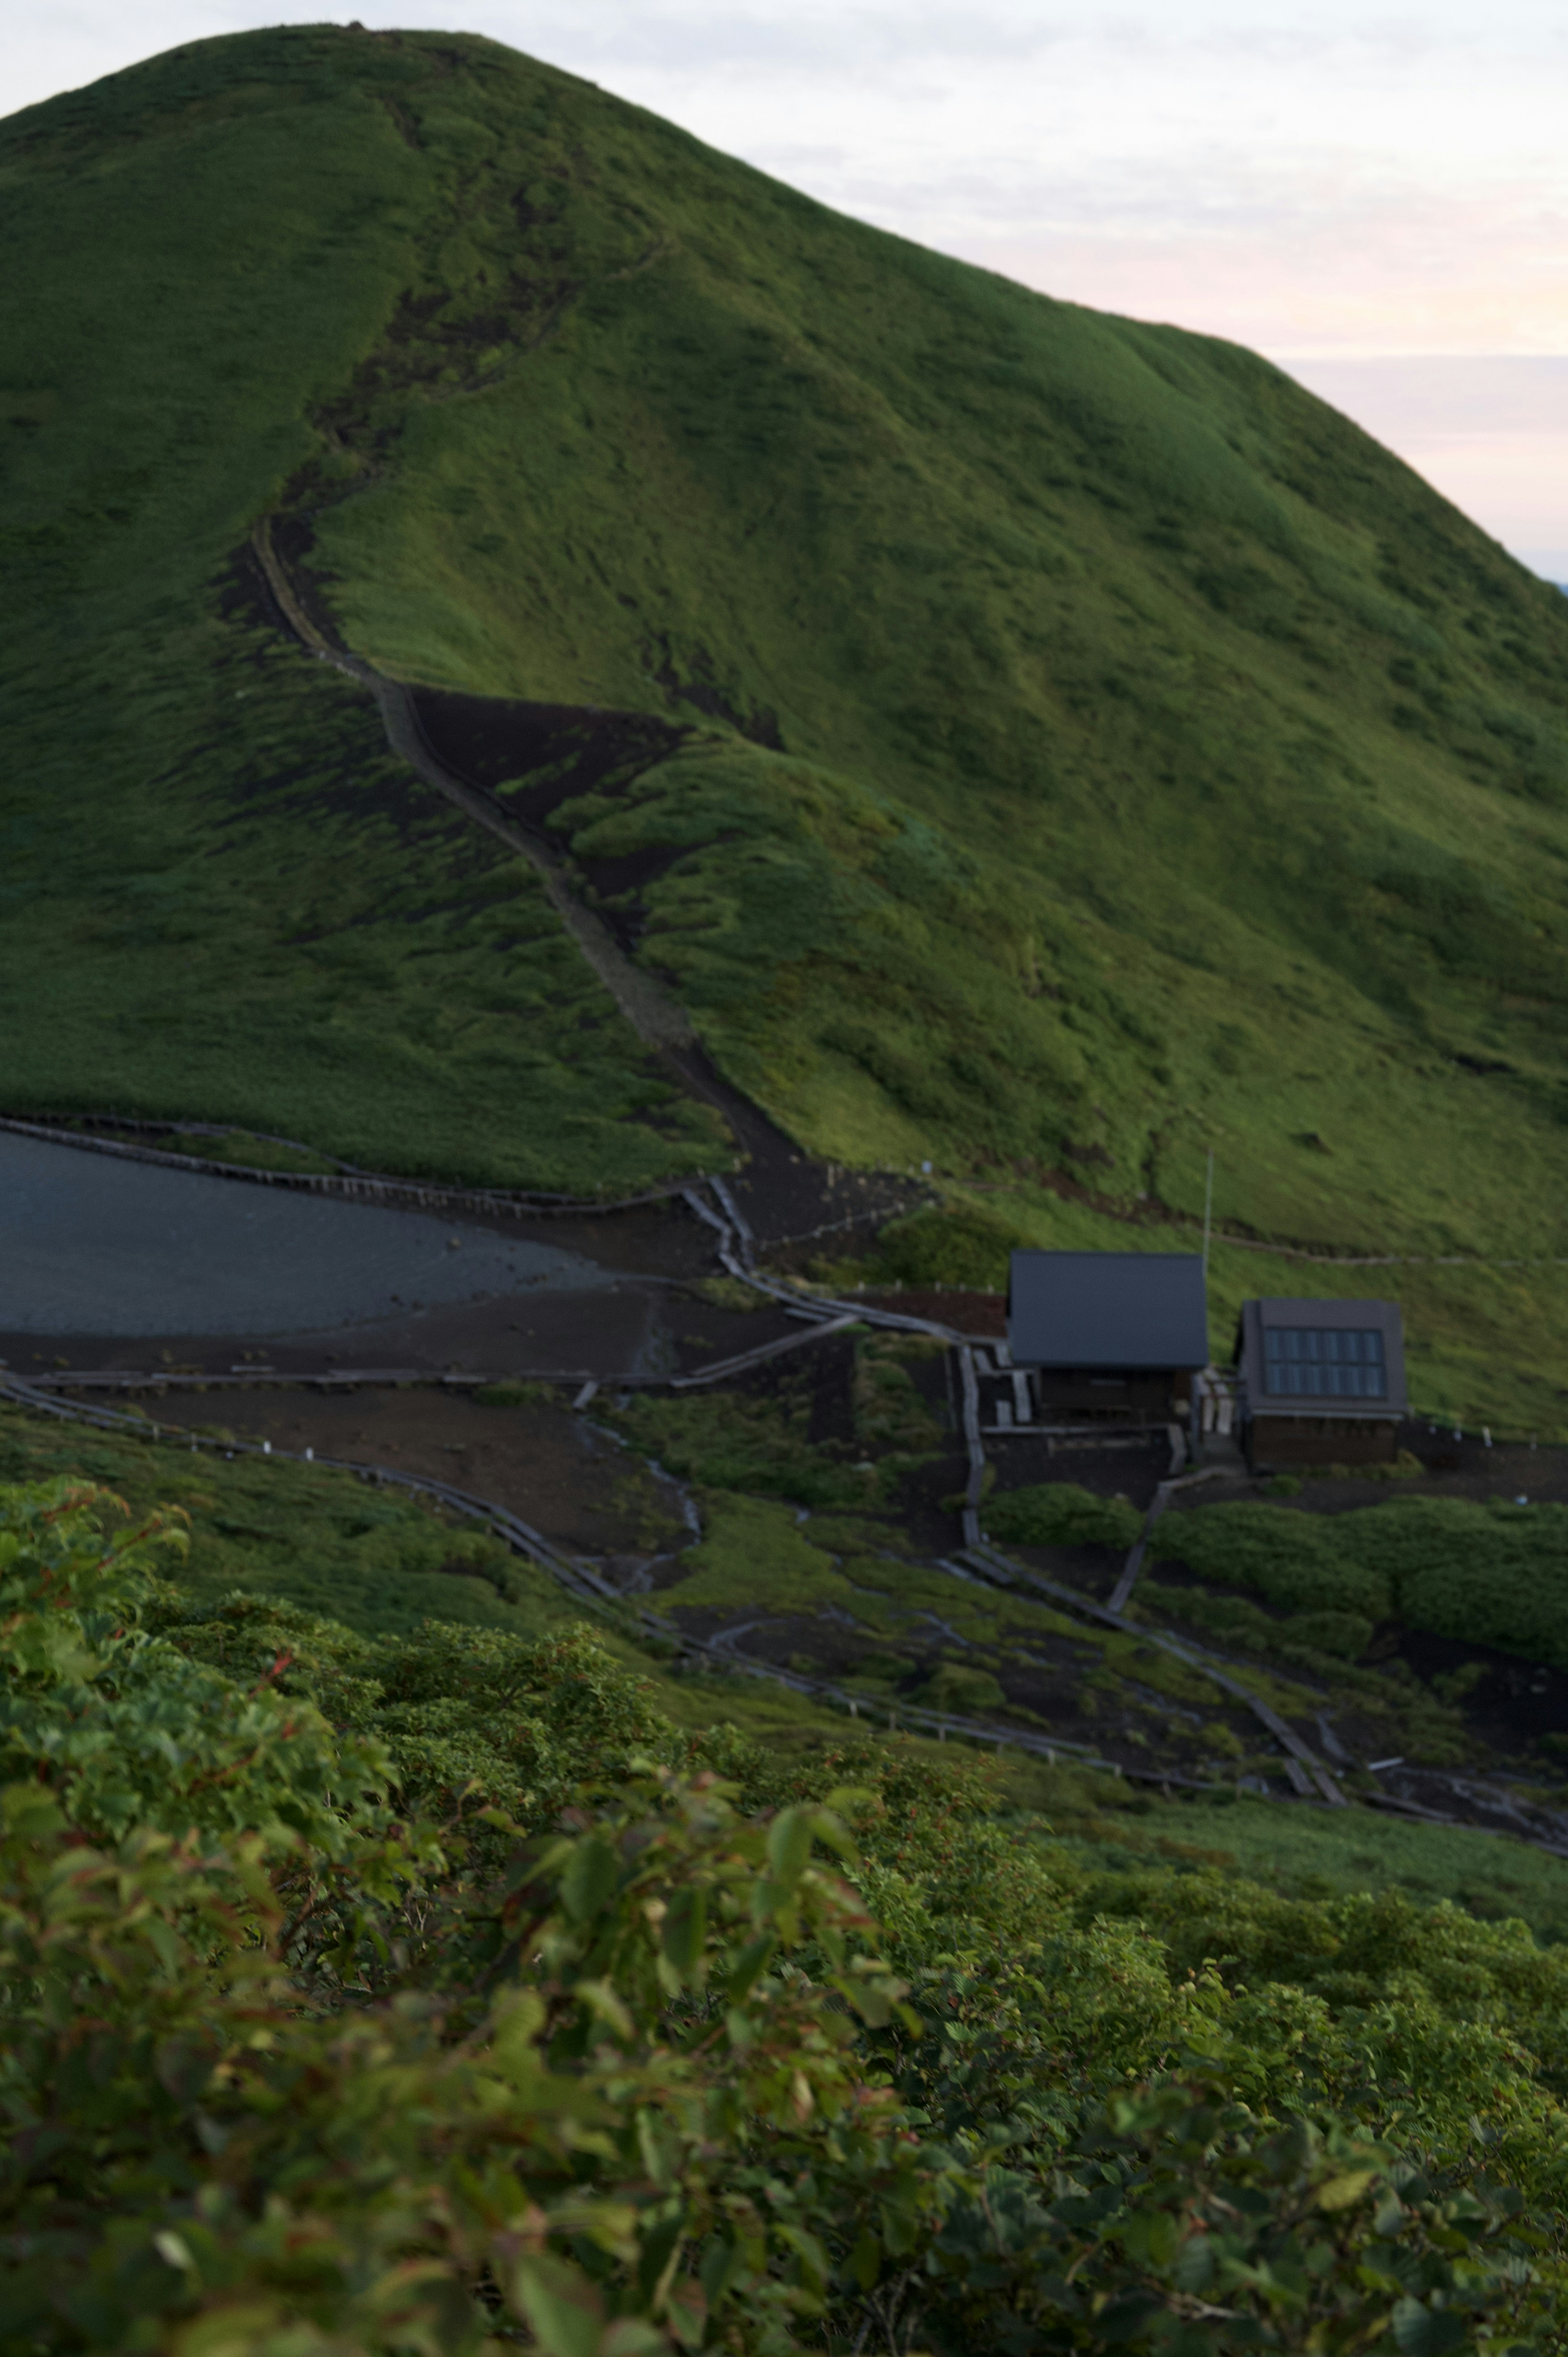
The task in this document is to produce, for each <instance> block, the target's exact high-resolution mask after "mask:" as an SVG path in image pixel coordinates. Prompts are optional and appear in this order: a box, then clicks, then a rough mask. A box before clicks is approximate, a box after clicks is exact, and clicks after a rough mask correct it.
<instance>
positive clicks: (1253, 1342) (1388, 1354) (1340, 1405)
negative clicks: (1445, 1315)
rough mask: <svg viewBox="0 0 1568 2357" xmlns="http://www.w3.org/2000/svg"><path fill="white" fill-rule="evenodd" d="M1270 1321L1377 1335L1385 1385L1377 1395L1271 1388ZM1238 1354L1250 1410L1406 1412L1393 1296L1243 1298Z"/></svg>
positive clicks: (1303, 1329) (1400, 1331)
mask: <svg viewBox="0 0 1568 2357" xmlns="http://www.w3.org/2000/svg"><path fill="white" fill-rule="evenodd" d="M1271 1327H1285V1328H1287V1329H1292V1328H1294V1329H1295V1331H1296V1332H1298V1333H1307V1334H1325V1333H1336V1334H1358V1335H1359V1334H1366V1333H1368V1332H1371V1333H1375V1334H1377V1335H1379V1336H1380V1337H1381V1340H1382V1361H1383V1368H1384V1375H1385V1383H1386V1388H1385V1391H1384V1393H1383V1395H1382V1396H1381V1397H1380V1398H1376V1397H1372V1398H1355V1397H1349V1396H1343V1395H1341V1396H1334V1395H1332V1394H1329V1393H1327V1392H1325V1393H1323V1394H1317V1395H1305V1394H1304V1395H1303V1396H1301V1397H1298V1398H1292V1397H1286V1396H1283V1395H1282V1394H1279V1393H1277V1392H1274V1391H1272V1390H1271V1389H1270V1386H1269V1380H1268V1361H1269V1351H1268V1345H1267V1341H1266V1340H1265V1337H1266V1336H1267V1334H1268V1331H1269V1329H1270V1328H1271ZM1237 1357H1238V1360H1239V1361H1240V1369H1241V1381H1242V1383H1243V1385H1244V1387H1245V1391H1246V1398H1247V1413H1248V1414H1249V1415H1254V1416H1257V1415H1264V1416H1268V1415H1292V1416H1299V1415H1311V1416H1320V1415H1326V1416H1333V1417H1336V1418H1338V1419H1342V1418H1345V1417H1351V1416H1359V1417H1362V1418H1368V1417H1370V1418H1372V1419H1374V1420H1376V1419H1380V1418H1389V1419H1394V1418H1398V1417H1400V1416H1402V1415H1409V1413H1410V1394H1409V1393H1408V1391H1407V1390H1406V1388H1405V1372H1404V1327H1403V1321H1402V1318H1401V1317H1400V1306H1399V1303H1398V1302H1397V1301H1325V1300H1323V1299H1321V1298H1319V1299H1316V1300H1311V1301H1293V1300H1291V1299H1289V1298H1288V1297H1283V1296H1272V1297H1269V1298H1268V1299H1266V1300H1261V1301H1244V1302H1243V1303H1242V1305H1241V1330H1240V1335H1239V1337H1238V1350H1237Z"/></svg>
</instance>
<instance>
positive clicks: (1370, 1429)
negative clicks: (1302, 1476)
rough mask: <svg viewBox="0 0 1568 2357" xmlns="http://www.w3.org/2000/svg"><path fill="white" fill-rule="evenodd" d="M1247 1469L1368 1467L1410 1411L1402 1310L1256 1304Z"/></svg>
mask: <svg viewBox="0 0 1568 2357" xmlns="http://www.w3.org/2000/svg"><path fill="white" fill-rule="evenodd" d="M1236 1359H1237V1364H1238V1366H1239V1367H1240V1390H1241V1418H1242V1429H1243V1433H1244V1436H1245V1441H1246V1449H1247V1458H1248V1462H1249V1463H1250V1464H1251V1465H1253V1466H1256V1467H1258V1468H1260V1469H1266V1468H1272V1467H1277V1468H1279V1469H1281V1470H1287V1469H1289V1468H1290V1467H1291V1466H1293V1465H1369V1464H1378V1463H1386V1462H1387V1461H1389V1460H1390V1459H1391V1458H1392V1457H1393V1455H1394V1450H1395V1446H1396V1435H1397V1431H1398V1426H1399V1424H1400V1421H1401V1419H1402V1417H1403V1416H1405V1415H1408V1414H1409V1412H1410V1407H1409V1397H1408V1394H1407V1393H1406V1390H1405V1377H1404V1333H1403V1328H1402V1323H1401V1319H1400V1311H1399V1304H1398V1302H1397V1301H1321V1300H1319V1301H1292V1300H1288V1299H1283V1298H1282V1299H1273V1300H1267V1301H1247V1302H1243V1304H1242V1305H1241V1323H1240V1330H1239V1331H1238V1334H1237V1337H1236Z"/></svg>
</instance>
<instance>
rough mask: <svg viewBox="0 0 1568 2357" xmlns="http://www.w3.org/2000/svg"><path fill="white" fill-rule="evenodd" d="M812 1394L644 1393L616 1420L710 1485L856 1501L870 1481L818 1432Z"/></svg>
mask: <svg viewBox="0 0 1568 2357" xmlns="http://www.w3.org/2000/svg"><path fill="white" fill-rule="evenodd" d="M616 1421H617V1423H618V1426H619V1428H620V1430H621V1431H623V1432H624V1433H625V1434H626V1435H627V1437H628V1439H629V1440H630V1441H631V1442H632V1444H633V1446H634V1447H636V1448H640V1449H643V1450H645V1451H646V1452H647V1454H648V1455H649V1456H650V1457H655V1458H658V1459H659V1461H660V1464H662V1465H667V1466H668V1467H669V1469H670V1470H671V1473H676V1474H679V1475H680V1476H681V1478H682V1480H687V1481H697V1482H700V1483H702V1484H703V1487H704V1488H706V1489H710V1490H740V1491H750V1492H751V1493H752V1494H753V1495H754V1496H757V1497H764V1498H789V1499H792V1500H793V1501H795V1502H796V1503H797V1504H799V1505H802V1506H846V1505H847V1506H854V1505H859V1504H861V1503H862V1502H863V1501H864V1498H865V1483H864V1482H863V1480H861V1478H860V1477H859V1475H857V1474H856V1473H855V1472H854V1470H853V1469H852V1468H851V1467H850V1466H848V1465H846V1464H844V1463H843V1454H844V1452H843V1449H842V1448H841V1449H840V1450H839V1451H838V1454H837V1456H836V1457H835V1454H834V1448H833V1444H832V1443H831V1442H830V1443H826V1444H824V1443H822V1442H814V1441H812V1439H811V1401H810V1398H809V1396H807V1395H806V1394H804V1393H803V1392H799V1391H791V1392H786V1393H780V1394H774V1395H772V1396H771V1397H766V1398H747V1397H745V1396H743V1395H741V1394H737V1393H734V1392H709V1393H707V1394H703V1396H702V1397H700V1398H686V1399H669V1398H656V1397H654V1396H653V1395H652V1394H649V1393H643V1394H640V1395H639V1397H638V1398H636V1399H634V1400H633V1401H632V1402H631V1404H630V1405H629V1406H628V1407H627V1408H626V1409H625V1410H624V1411H622V1413H621V1414H620V1415H618V1417H617V1419H616Z"/></svg>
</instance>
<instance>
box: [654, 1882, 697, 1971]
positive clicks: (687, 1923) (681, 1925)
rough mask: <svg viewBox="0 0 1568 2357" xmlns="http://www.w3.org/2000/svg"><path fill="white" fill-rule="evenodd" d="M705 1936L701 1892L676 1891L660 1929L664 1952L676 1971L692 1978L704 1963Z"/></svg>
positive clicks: (688, 1889)
mask: <svg viewBox="0 0 1568 2357" xmlns="http://www.w3.org/2000/svg"><path fill="white" fill-rule="evenodd" d="M707 1937H708V1900H707V1893H706V1892H705V1891H703V1890H693V1889H690V1888H687V1889H681V1890H677V1891H675V1892H674V1893H673V1894H672V1895H671V1900H670V1905H669V1910H668V1912H667V1913H666V1915H665V1918H664V1922H663V1926H662V1945H663V1949H664V1953H665V1955H666V1957H667V1958H668V1960H669V1962H670V1963H671V1964H673V1966H674V1967H675V1970H676V1971H677V1972H678V1973H680V1974H681V1975H682V1976H683V1977H684V1978H685V1979H688V1980H689V1979H691V1977H692V1975H693V1973H694V1972H695V1971H696V1969H697V1967H698V1965H699V1964H701V1963H702V1961H703V1952H704V1950H705V1948H706V1945H707Z"/></svg>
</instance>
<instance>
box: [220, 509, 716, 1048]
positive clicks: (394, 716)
mask: <svg viewBox="0 0 1568 2357" xmlns="http://www.w3.org/2000/svg"><path fill="white" fill-rule="evenodd" d="M252 546H253V547H254V549H255V552H256V557H257V561H258V562H259V564H260V565H261V567H262V570H263V573H264V574H265V576H266V578H267V586H268V587H269V588H270V589H271V591H272V593H273V596H274V597H275V598H276V600H277V604H278V608H279V610H280V611H281V613H282V614H283V616H284V619H285V621H286V622H287V623H288V625H289V627H290V629H291V630H293V631H294V632H295V636H296V637H297V638H298V639H300V640H302V641H303V642H304V644H305V645H306V646H307V647H308V648H309V649H310V651H311V652H312V653H313V654H315V655H318V656H319V657H320V658H321V660H322V662H329V663H331V664H333V665H334V666H335V667H336V669H338V671H341V672H346V673H348V675H349V678H350V679H353V680H357V681H358V682H359V683H360V686H361V687H363V688H366V689H367V690H368V691H369V692H370V694H371V695H373V696H374V697H375V700H376V705H377V708H378V710H379V711H380V713H381V726H383V728H384V729H385V730H386V735H387V742H388V744H389V745H390V746H391V747H392V751H393V752H394V753H396V754H397V755H398V756H399V757H400V759H403V760H404V761H406V762H407V763H408V764H409V767H410V768H411V769H413V770H417V772H418V774H419V775H420V776H421V777H422V778H423V779H424V782H425V784H426V785H429V786H434V787H435V791H436V792H437V793H440V794H445V795H446V799H447V801H448V802H456V805H457V807H458V809H459V810H460V811H462V812H463V813H464V814H465V816H466V817H468V818H471V819H472V820H473V821H474V823H475V824H476V825H478V826H482V827H484V828H485V829H486V830H487V832H488V833H489V834H493V835H494V836H495V837H496V838H497V840H498V841H499V842H501V843H504V844H505V845H506V846H507V848H508V849H509V850H510V851H515V852H516V853H517V854H518V856H519V857H520V858H522V859H526V860H527V861H528V863H529V865H530V866H532V868H533V869H534V870H535V872H536V873H537V874H538V876H539V877H540V878H541V879H542V883H543V886H544V889H545V891H546V893H547V894H548V895H549V899H550V905H551V907H552V908H553V909H554V911H555V913H556V915H557V916H558V917H559V918H560V920H561V921H562V923H563V924H564V926H565V928H566V930H567V931H568V932H569V933H570V934H571V936H572V938H573V940H574V941H575V942H576V944H577V947H578V948H579V949H580V950H581V951H582V952H583V955H584V957H585V959H586V960H587V962H588V963H589V964H590V965H591V966H592V967H593V969H594V972H595V973H596V974H597V975H598V977H599V980H600V981H601V982H602V983H603V984H604V985H605V988H606V989H607V991H608V992H609V994H610V996H611V997H612V998H613V999H614V1000H615V1002H616V1005H617V1006H618V1007H619V1009H620V1011H621V1013H622V1014H623V1015H624V1016H625V1017H626V1019H627V1021H628V1023H629V1024H630V1025H631V1027H632V1029H633V1030H634V1031H635V1032H636V1033H637V1036H638V1038H639V1039H641V1040H643V1041H644V1042H645V1043H646V1044H647V1045H648V1046H649V1047H650V1048H655V1049H670V1048H685V1047H689V1046H691V1045H692V1044H693V1037H694V1035H693V1030H692V1026H691V1023H690V1021H689V1019H688V1017H687V1015H686V1011H685V1009H684V1008H683V1007H682V1006H678V1005H677V1004H676V1002H675V1001H674V1000H673V999H671V998H670V997H669V996H667V995H666V993H665V992H663V991H661V990H660V988H659V985H657V983H655V982H652V981H650V978H649V977H648V975H647V974H643V973H641V972H639V969H638V968H637V967H636V966H634V965H633V964H632V963H631V961H630V959H629V958H628V956H627V955H626V953H625V952H624V951H623V950H622V949H621V948H620V947H619V946H618V943H617V942H615V940H614V939H613V938H612V936H611V934H610V932H609V930H608V928H607V926H606V925H604V924H603V923H601V921H600V920H599V919H598V918H597V917H596V916H595V915H594V913H593V911H592V909H585V908H584V906H583V904H582V902H581V901H580V900H579V899H576V897H575V894H574V893H573V891H572V888H571V886H570V885H569V883H568V882H567V880H566V878H565V877H564V874H563V873H562V868H561V863H560V861H559V860H558V859H557V858H556V856H555V854H554V852H553V849H552V847H551V846H550V845H549V844H548V843H547V842H545V841H544V840H543V839H542V837H541V836H539V835H538V834H534V833H533V832H532V829H530V828H527V827H523V826H521V825H519V824H518V823H517V821H516V820H515V819H512V818H509V817H508V816H507V815H506V814H505V813H504V812H502V811H501V810H499V808H498V807H497V805H496V802H495V801H494V799H493V798H492V797H491V796H490V795H489V794H487V793H485V792H484V791H481V790H480V789H478V788H477V787H474V786H472V785H469V784H468V783H467V782H466V781H465V780H463V779H461V778H459V777H457V776H456V775H454V773H453V772H452V771H451V770H448V769H446V767H444V765H443V764H442V763H441V762H439V761H438V760H437V759H435V755H434V754H433V753H432V752H431V750H430V748H429V747H428V746H427V745H426V743H425V741H424V734H423V732H422V730H421V728H420V726H419V720H418V716H417V714H416V712H415V710H414V704H413V694H412V693H411V691H410V690H409V689H408V688H406V687H405V686H404V685H403V683H402V682H401V681H400V680H392V679H386V678H384V677H383V676H382V674H381V673H380V672H377V671H372V670H371V666H370V664H369V663H366V662H360V658H359V657H358V656H357V655H351V654H349V653H348V652H347V651H346V650H344V649H343V648H341V647H337V646H334V645H333V644H332V643H331V642H330V640H328V637H327V636H326V634H325V632H324V631H323V630H320V629H319V628H318V626H317V623H316V622H315V621H313V620H312V619H311V617H310V615H309V614H308V613H307V611H306V608H305V605H304V603H303V602H302V600H301V599H300V597H298V595H297V593H296V592H295V587H294V585H293V583H292V582H291V580H290V579H289V576H288V571H287V568H286V566H285V564H284V561H283V559H282V557H281V556H280V555H279V554H278V553H277V550H276V549H275V548H274V545H273V536H272V519H271V518H270V517H268V516H263V518H262V520H261V522H260V523H258V524H257V526H256V528H255V531H254V533H252Z"/></svg>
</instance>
